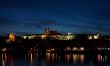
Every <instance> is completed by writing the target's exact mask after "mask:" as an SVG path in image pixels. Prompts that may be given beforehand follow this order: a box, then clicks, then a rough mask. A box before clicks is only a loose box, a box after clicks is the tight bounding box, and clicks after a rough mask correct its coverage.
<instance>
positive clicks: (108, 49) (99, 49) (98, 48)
mask: <svg viewBox="0 0 110 66" xmlns="http://www.w3.org/2000/svg"><path fill="white" fill-rule="evenodd" d="M97 50H110V48H97Z"/></svg>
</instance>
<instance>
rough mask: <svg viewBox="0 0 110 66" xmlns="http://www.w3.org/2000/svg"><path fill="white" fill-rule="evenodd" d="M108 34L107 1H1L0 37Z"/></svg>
mask: <svg viewBox="0 0 110 66" xmlns="http://www.w3.org/2000/svg"><path fill="white" fill-rule="evenodd" d="M48 26H49V27H50V28H51V29H53V30H57V31H59V32H64V33H66V32H72V33H95V32H101V33H103V34H109V33H110V1H109V0H0V34H2V33H9V32H15V33H42V32H43V29H45V28H47V27H48Z"/></svg>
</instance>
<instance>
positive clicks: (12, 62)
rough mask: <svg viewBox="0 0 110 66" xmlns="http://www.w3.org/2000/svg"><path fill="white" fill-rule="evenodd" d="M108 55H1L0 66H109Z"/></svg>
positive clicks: (109, 59)
mask: <svg viewBox="0 0 110 66" xmlns="http://www.w3.org/2000/svg"><path fill="white" fill-rule="evenodd" d="M109 56H110V55H108V54H74V53H72V54H56V53H43V54H42V53H24V54H20V53H18V54H14V53H1V54H0V66H110V57H109Z"/></svg>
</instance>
